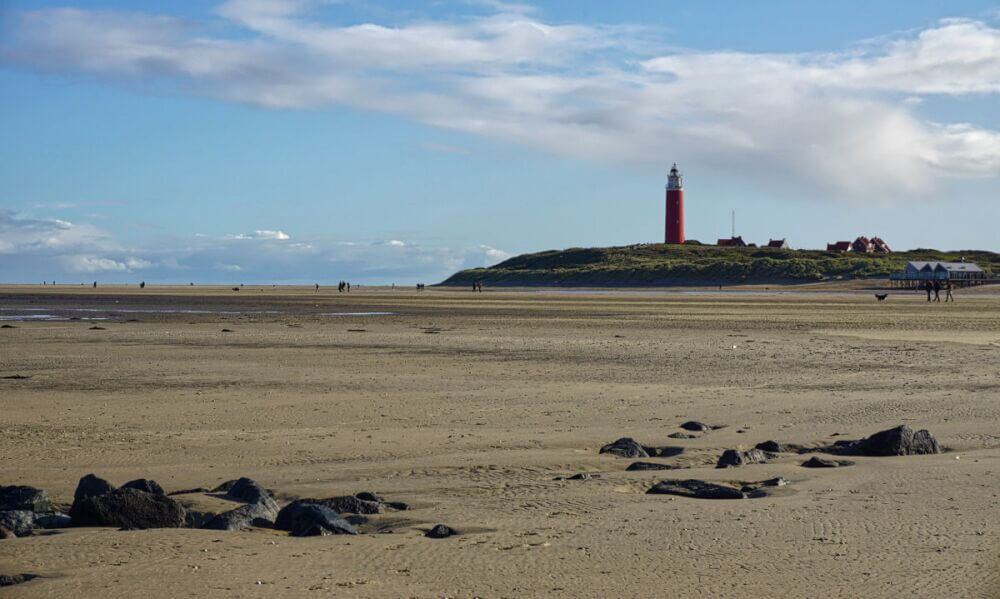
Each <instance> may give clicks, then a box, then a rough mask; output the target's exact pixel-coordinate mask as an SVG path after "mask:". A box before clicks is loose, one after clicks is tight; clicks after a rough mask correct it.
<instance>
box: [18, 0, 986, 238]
mask: <svg viewBox="0 0 1000 599" xmlns="http://www.w3.org/2000/svg"><path fill="white" fill-rule="evenodd" d="M316 4H317V2H315V1H311V0H298V1H295V0H284V1H282V0H231V1H229V2H224V3H222V4H221V5H219V6H218V8H217V11H216V12H217V14H218V15H220V16H221V17H222V18H223V19H225V20H227V21H228V22H229V23H230V24H234V25H236V26H238V27H239V28H241V29H242V30H241V31H240V32H239V35H235V36H228V37H227V36H225V35H224V34H223V33H222V32H223V31H225V30H224V29H223V28H218V27H216V28H209V27H208V26H207V25H205V24H202V23H197V22H192V21H189V20H183V19H177V18H173V17H163V16H156V15H147V14H141V13H128V14H126V13H120V12H107V11H106V12H95V11H86V10H78V9H51V10H39V11H33V12H28V13H24V14H23V15H22V17H21V19H20V21H19V22H18V23H17V24H16V26H15V27H14V31H13V35H12V36H10V39H9V41H7V42H6V43H5V44H4V45H3V46H2V50H0V51H2V58H3V61H4V62H6V63H8V64H15V65H20V66H22V67H26V68H35V69H42V70H56V71H61V72H69V73H87V74H91V75H93V76H96V77H102V78H105V79H108V80H113V81H121V80H128V81H138V82H141V83H143V84H146V85H161V86H167V87H169V88H170V89H180V90H185V91H187V92H189V93H194V94H199V95H207V96H212V97H216V98H220V99H223V100H229V101H235V102H241V103H248V104H253V105H258V106H264V107H271V108H304V107H324V106H337V105H347V106H353V107H359V108H363V109H366V110H373V111H382V112H388V113H392V114H399V115H403V116H407V117H410V118H413V119H416V120H419V121H421V122H423V123H427V124H430V125H433V126H437V127H442V128H448V129H454V130H459V131H464V132H468V133H473V134H477V135H484V136H488V137H492V138H498V139H503V140H506V141H511V142H516V143H521V144H525V145H529V146H532V147H536V148H542V149H545V150H548V151H551V152H554V153H556V154H559V155H562V156H569V157H577V158H584V159H588V160H595V161H603V162H609V163H619V164H621V163H625V164H630V165H634V166H639V167H642V168H648V169H653V168H655V169H660V168H662V166H663V164H664V163H665V162H667V161H669V160H675V159H676V160H679V161H681V162H682V166H683V165H684V164H692V163H693V164H698V165H702V166H705V167H708V168H709V169H711V170H714V171H716V172H728V173H732V174H733V175H735V176H743V177H745V178H747V179H748V180H750V179H752V177H762V178H763V177H767V179H768V182H769V184H771V185H773V184H774V183H776V182H787V183H789V184H793V185H794V184H798V185H799V186H800V187H801V186H803V185H804V186H806V187H808V188H816V189H819V190H821V191H822V192H823V193H822V194H821V195H824V196H826V197H845V198H857V199H866V200H867V199H870V198H871V197H873V196H884V197H885V196H887V197H897V196H901V197H911V196H916V195H922V194H926V193H927V192H928V191H930V190H933V189H934V187H935V186H936V185H938V184H939V182H941V181H945V180H946V179H947V178H948V177H996V176H998V175H1000V132H997V131H994V130H990V129H987V128H984V127H982V126H977V125H975V124H971V123H954V122H928V121H927V120H925V119H924V118H922V117H921V116H918V114H917V113H916V112H915V110H917V105H918V104H919V102H920V100H921V99H923V98H924V97H926V96H930V95H948V96H964V95H969V94H976V95H982V94H990V95H994V94H997V93H1000V29H998V28H995V27H992V26H990V25H989V24H987V23H985V22H982V21H973V20H946V21H942V22H940V23H938V24H936V25H934V26H932V27H929V28H927V29H925V30H922V31H917V32H914V33H907V34H902V35H896V36H890V37H887V38H881V39H878V40H867V41H866V42H865V43H864V44H863V45H859V46H858V47H857V48H856V49H852V50H850V51H844V52H833V53H823V54H820V53H813V54H801V53H785V54H780V53H772V54H760V53H747V52H731V51H725V52H722V51H718V52H713V51H702V52H695V51H689V52H672V53H668V52H664V51H662V50H656V49H655V48H656V45H655V42H654V41H653V40H651V39H650V37H651V36H650V34H649V33H648V32H645V31H644V30H642V29H641V28H636V27H627V28H626V27H602V26H589V25H580V24H574V23H560V24H551V23H546V22H544V21H542V20H540V19H539V18H537V17H536V16H534V15H533V13H532V11H530V10H528V8H529V7H525V6H520V5H508V4H503V3H493V2H486V3H483V5H484V6H488V7H492V11H493V12H490V13H489V14H486V15H481V14H480V15H472V16H468V17H466V18H461V19H450V20H449V19H438V20H432V19H420V20H413V21H411V22H408V23H404V24H401V25H385V24H378V23H360V24H354V25H347V26H333V25H329V24H326V23H324V22H322V21H319V20H317V19H315V18H314V17H313V13H312V12H311V10H310V9H311V8H313V7H314V6H315V5H316ZM939 120H943V119H939ZM266 233H274V234H281V232H280V231H258V232H257V233H255V234H244V235H243V236H241V237H240V238H242V239H281V237H280V236H278V237H267V236H266V235H265V234H266Z"/></svg>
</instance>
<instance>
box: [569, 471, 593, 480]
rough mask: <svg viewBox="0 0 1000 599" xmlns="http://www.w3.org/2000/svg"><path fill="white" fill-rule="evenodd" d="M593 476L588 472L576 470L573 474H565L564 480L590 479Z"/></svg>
mask: <svg viewBox="0 0 1000 599" xmlns="http://www.w3.org/2000/svg"><path fill="white" fill-rule="evenodd" d="M591 478H593V476H591V475H590V473H589V472H577V473H576V474H574V475H573V476H567V477H566V480H590V479H591Z"/></svg>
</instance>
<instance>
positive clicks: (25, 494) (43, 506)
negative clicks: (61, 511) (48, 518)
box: [0, 485, 52, 512]
mask: <svg viewBox="0 0 1000 599" xmlns="http://www.w3.org/2000/svg"><path fill="white" fill-rule="evenodd" d="M51 509H52V502H51V501H49V495H48V493H46V492H45V491H43V490H41V489H36V488H35V487H26V486H20V485H17V486H11V487H2V486H0V510H29V511H32V512H47V511H49V510H51Z"/></svg>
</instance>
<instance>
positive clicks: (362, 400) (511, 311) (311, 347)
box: [0, 287, 1000, 598]
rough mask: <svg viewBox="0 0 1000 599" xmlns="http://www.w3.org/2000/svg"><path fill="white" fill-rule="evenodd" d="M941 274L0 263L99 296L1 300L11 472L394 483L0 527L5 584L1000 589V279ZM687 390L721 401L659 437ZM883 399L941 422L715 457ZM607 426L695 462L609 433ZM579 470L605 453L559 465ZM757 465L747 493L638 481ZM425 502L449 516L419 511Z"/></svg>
mask: <svg viewBox="0 0 1000 599" xmlns="http://www.w3.org/2000/svg"><path fill="white" fill-rule="evenodd" d="M958 300H959V301H958V302H956V303H955V304H943V303H942V304H935V305H928V304H927V302H926V301H924V299H923V297H922V296H920V295H917V294H915V293H906V294H896V295H892V296H890V298H889V300H888V301H887V302H884V303H876V302H875V300H874V298H873V297H871V295H869V294H866V293H860V292H859V293H843V292H839V291H838V292H836V293H823V292H822V291H813V292H806V293H793V294H774V295H768V294H763V295H757V294H745V295H738V294H737V295H720V294H706V295H697V294H682V295H678V294H649V293H628V292H621V293H614V294H604V293H602V294H588V293H572V294H566V293H544V292H538V291H537V290H536V291H532V292H531V293H524V292H494V291H490V290H488V291H487V292H486V293H482V294H473V293H472V292H469V291H464V290H440V289H432V290H428V291H426V292H424V293H416V292H414V291H410V290H405V291H403V290H399V291H388V290H366V289H361V290H356V291H352V293H350V294H338V293H337V292H336V290H333V291H330V290H325V289H324V290H323V291H321V292H319V293H316V292H314V291H313V290H312V289H293V288H277V289H272V288H270V287H262V288H256V287H247V288H244V289H243V290H241V291H240V292H238V293H234V292H232V291H231V290H229V289H227V288H214V289H206V288H193V289H188V288H179V287H178V288H163V287H151V288H147V289H145V290H142V291H140V290H138V289H136V288H134V287H133V288H131V289H123V288H113V287H108V288H99V289H97V290H96V291H95V290H93V289H90V288H56V289H51V288H49V289H46V288H41V287H34V288H29V287H8V288H0V308H3V309H4V310H2V311H0V315H4V314H6V315H10V314H15V313H16V314H22V313H23V314H28V313H31V312H35V313H44V314H51V315H53V316H56V317H58V318H67V319H68V318H81V317H91V318H102V319H106V320H100V321H85V320H80V321H76V320H50V321H39V320H33V321H10V320H5V321H4V324H9V325H11V326H14V327H16V328H9V329H0V377H8V376H13V375H22V376H24V377H28V378H19V379H12V378H0V429H2V431H3V434H2V435H0V473H2V475H0V484H29V485H33V486H38V487H41V488H44V489H46V490H48V492H49V493H50V494H51V495H52V496H53V498H54V499H55V500H56V501H58V502H61V503H64V504H65V503H69V502H70V501H71V500H72V494H73V489H74V488H75V485H76V481H77V480H78V479H79V478H80V477H81V476H82V475H84V474H87V473H89V472H95V473H97V474H98V475H100V476H103V477H105V478H107V479H109V480H111V482H113V483H116V484H121V483H123V482H124V481H126V480H129V479H133V478H138V477H147V478H153V479H155V480H156V481H158V482H159V483H160V484H161V485H163V486H164V487H165V488H166V489H167V491H172V490H177V489H182V488H190V487H198V486H205V487H211V486H214V485H216V484H218V483H220V482H222V481H225V480H227V479H232V478H236V477H239V476H250V477H252V478H254V479H256V480H258V481H259V482H261V483H262V484H264V485H265V486H267V487H269V488H271V489H274V490H275V491H276V492H277V493H278V494H279V496H280V497H281V498H282V499H285V500H287V499H290V498H292V497H302V496H309V497H326V496H332V495H342V494H353V493H356V492H359V491H375V492H377V493H379V494H381V495H384V496H385V497H386V498H387V499H392V500H399V501H405V502H408V503H410V504H411V505H412V507H413V509H411V510H409V511H406V512H397V513H392V514H385V515H382V516H379V517H377V518H376V521H378V522H380V523H381V525H382V528H383V529H384V530H387V531H391V532H383V533H377V532H373V533H371V534H364V535H361V536H358V537H345V536H336V537H317V538H305V539H300V538H290V537H288V536H287V535H286V534H285V533H279V532H276V531H273V530H268V529H255V530H252V531H247V532H217V531H204V530H186V529H177V530H174V529H170V530H166V529H161V530H145V531H118V530H114V529H67V530H65V531H62V532H60V533H58V534H52V535H36V536H33V537H27V538H20V539H13V540H3V541H0V574H3V573H20V572H27V573H34V574H39V575H41V578H38V579H35V580H32V581H30V582H28V583H25V584H22V585H19V586H15V587H9V588H5V589H4V590H3V595H4V596H10V597H67V596H77V597H106V598H116V597H135V596H141V595H143V594H145V595H154V596H163V597H167V596H169V597H178V596H197V597H264V596H266V597H305V596H322V595H331V594H332V595H335V596H338V597H474V596H479V597H516V596H553V597H594V596H605V597H612V596H623V597H625V596H636V597H638V596H644V597H651V596H664V595H668V594H669V595H681V596H705V597H754V596H797V597H854V596H860V595H864V596H868V597H896V596H904V595H910V596H917V597H943V596H954V597H960V596H961V597H996V596H1000V541H998V533H1000V530H998V522H1000V520H998V518H997V514H1000V297H998V296H996V295H993V294H989V293H982V292H980V293H968V294H959V298H958ZM83 310H86V312H84V311H83ZM358 313H367V314H363V315H362V314H358ZM371 313H379V314H371ZM385 313H390V314H385ZM93 326H99V327H102V328H101V329H91V327H93ZM224 328H225V329H230V330H231V331H232V332H227V333H223V332H222V329H224ZM692 419H694V420H700V421H704V422H707V423H710V424H717V425H725V427H724V428H720V429H718V430H715V431H712V432H710V433H706V434H703V435H701V436H699V437H698V438H694V439H675V438H670V437H669V436H668V435H670V434H672V433H676V432H679V431H680V429H679V428H678V425H679V424H680V423H682V422H684V421H686V420H692ZM899 424H908V425H910V426H912V427H914V428H927V429H929V430H930V431H931V432H932V433H933V434H934V435H935V436H936V437H937V438H938V440H939V441H940V442H941V444H942V445H944V446H945V447H947V448H948V451H947V452H946V453H943V454H941V455H931V456H912V457H898V458H865V457H859V458H852V460H854V461H856V462H857V464H856V465H855V466H850V467H846V468H837V469H807V468H802V467H801V466H800V465H799V464H801V462H803V461H804V460H805V458H806V457H808V456H805V457H803V456H801V455H796V454H790V453H788V454H781V456H780V457H779V458H778V459H776V460H775V461H773V462H772V463H769V464H763V465H749V466H744V467H742V468H739V469H735V470H733V469H729V470H716V469H715V468H714V464H715V461H716V459H717V458H718V456H719V455H720V454H721V453H722V451H723V450H724V449H727V448H736V447H744V448H749V447H753V445H754V444H756V443H758V442H761V441H765V440H768V439H774V440H777V441H779V442H784V443H798V444H803V445H806V446H815V447H819V446H822V445H825V444H829V443H831V442H832V441H834V440H836V439H849V438H859V437H863V436H866V435H869V434H871V433H873V432H876V431H879V430H882V429H886V428H889V427H892V426H896V425H899ZM623 436H631V437H634V438H636V439H637V440H639V441H641V442H643V443H644V444H649V445H671V446H678V447H683V448H684V451H683V453H681V454H680V455H679V456H677V457H673V458H662V459H657V460H653V461H661V462H663V463H669V464H676V465H681V466H689V468H687V469H680V470H669V471H667V470H665V471H644V472H627V471H625V468H626V467H627V466H628V465H629V464H630V463H631V461H632V460H628V459H623V458H617V457H612V456H608V455H599V454H598V449H599V448H600V446H601V445H603V444H605V443H609V442H611V441H614V440H615V439H617V438H619V437H623ZM577 472H588V473H592V474H599V475H600V476H599V477H597V478H593V479H591V480H583V481H567V480H553V479H554V478H556V477H564V476H567V475H571V474H574V473H577ZM776 476H782V477H784V478H786V479H787V480H788V481H789V485H788V486H787V487H785V488H784V489H783V492H782V493H781V494H776V495H775V496H773V497H767V498H762V499H745V500H733V501H707V500H697V499H687V498H679V497H669V496H663V495H646V494H645V491H646V490H647V489H648V488H649V487H650V486H652V485H653V484H654V483H655V482H657V481H660V480H663V479H684V478H699V479H704V480H719V481H731V480H741V481H755V480H762V479H765V478H771V477H776ZM436 523H445V524H448V525H450V526H452V527H454V528H457V529H459V530H460V531H462V533H463V534H461V535H459V536H457V537H453V538H449V539H442V540H432V539H426V538H424V537H423V536H422V529H426V528H429V527H430V526H432V525H433V524H436Z"/></svg>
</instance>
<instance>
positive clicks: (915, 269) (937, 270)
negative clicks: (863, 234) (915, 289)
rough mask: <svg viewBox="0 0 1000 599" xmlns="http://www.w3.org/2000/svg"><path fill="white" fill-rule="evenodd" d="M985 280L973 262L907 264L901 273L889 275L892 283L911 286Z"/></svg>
mask: <svg viewBox="0 0 1000 599" xmlns="http://www.w3.org/2000/svg"><path fill="white" fill-rule="evenodd" d="M985 278H986V273H985V272H983V269H981V268H979V266H978V265H977V264H975V263H973V262H922V261H913V262H907V263H906V268H904V269H903V272H894V273H892V274H891V275H889V279H890V280H892V281H903V282H904V283H903V284H909V285H913V284H914V283H917V282H921V283H922V282H923V281H958V282H969V283H975V282H978V281H982V280H984V279H985Z"/></svg>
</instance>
